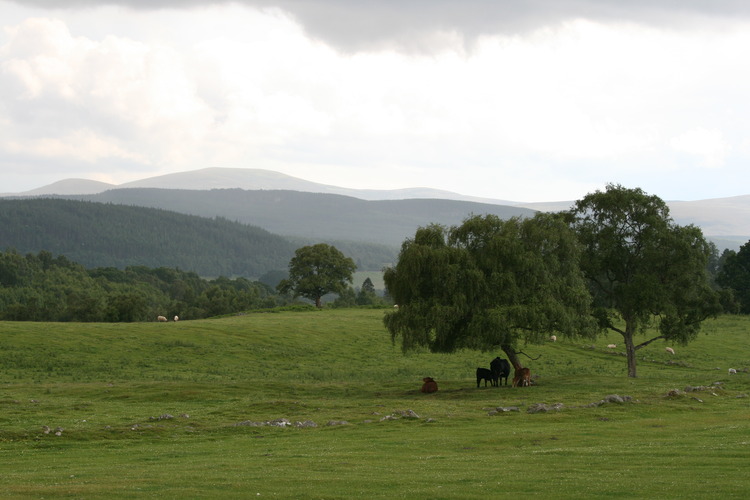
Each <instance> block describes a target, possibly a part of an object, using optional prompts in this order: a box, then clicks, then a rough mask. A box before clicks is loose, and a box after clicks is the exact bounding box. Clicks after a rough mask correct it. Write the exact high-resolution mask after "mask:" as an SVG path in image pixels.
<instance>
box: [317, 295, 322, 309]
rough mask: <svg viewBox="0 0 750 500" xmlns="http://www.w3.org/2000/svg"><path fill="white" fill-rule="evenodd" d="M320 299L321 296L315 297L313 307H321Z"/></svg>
mask: <svg viewBox="0 0 750 500" xmlns="http://www.w3.org/2000/svg"><path fill="white" fill-rule="evenodd" d="M322 299H323V297H320V296H317V297H315V307H317V308H318V309H320V308H321V307H323V300H322Z"/></svg>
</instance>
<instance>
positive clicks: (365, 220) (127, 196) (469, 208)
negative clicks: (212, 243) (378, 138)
mask: <svg viewBox="0 0 750 500" xmlns="http://www.w3.org/2000/svg"><path fill="white" fill-rule="evenodd" d="M75 198H76V199H81V200H86V201H96V202H101V203H116V204H123V205H136V206H143V207H151V208H161V209H165V210H171V211H175V212H180V213H187V214H191V215H199V216H203V217H216V216H219V217H224V218H227V219H229V220H233V221H238V222H242V223H244V224H250V225H254V226H258V227H262V228H263V229H265V230H267V231H270V232H272V233H275V234H280V235H283V236H288V237H294V238H302V239H305V240H318V241H339V240H342V241H353V242H365V243H371V244H382V245H388V246H392V247H394V248H397V247H399V246H400V245H401V243H402V242H403V241H404V240H405V239H406V238H409V237H411V236H414V232H415V231H416V230H417V228H418V227H420V226H425V225H428V224H431V223H438V224H445V225H452V224H458V223H460V222H461V221H463V219H465V218H466V217H467V216H468V215H470V214H472V213H474V214H495V215H498V216H499V217H502V218H507V217H512V216H528V215H533V213H534V211H532V210H530V209H526V208H520V207H508V206H503V205H491V204H486V203H475V202H467V201H455V200H440V199H407V200H379V201H367V200H361V199H359V198H353V197H350V196H342V195H335V194H321V193H305V192H301V191H282V190H279V191H265V190H256V191H246V190H243V189H211V190H206V191H197V190H185V189H138V188H130V189H113V190H110V191H105V192H104V193H100V194H96V195H86V196H77V197H75Z"/></svg>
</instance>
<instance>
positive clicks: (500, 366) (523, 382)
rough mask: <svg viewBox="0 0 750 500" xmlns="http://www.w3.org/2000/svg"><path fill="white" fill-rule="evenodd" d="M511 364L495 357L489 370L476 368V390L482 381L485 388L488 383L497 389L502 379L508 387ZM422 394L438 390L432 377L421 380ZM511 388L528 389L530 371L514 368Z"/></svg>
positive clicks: (519, 367)
mask: <svg viewBox="0 0 750 500" xmlns="http://www.w3.org/2000/svg"><path fill="white" fill-rule="evenodd" d="M510 367H511V364H510V363H509V362H508V360H507V359H501V358H500V357H497V358H495V359H493V360H492V361H491V362H490V367H489V368H482V367H479V368H477V388H479V387H481V385H482V381H484V386H485V387H487V383H488V382H489V383H490V385H491V386H492V387H499V386H501V385H503V379H505V385H506V386H507V385H508V377H509V376H510ZM422 382H424V384H422V392H426V393H430V392H436V391H437V390H438V386H437V382H435V380H434V379H433V378H432V377H425V378H423V379H422ZM512 384H513V387H528V386H530V385H531V371H530V370H529V369H528V368H524V367H522V366H516V367H515V372H514V376H513V383H512Z"/></svg>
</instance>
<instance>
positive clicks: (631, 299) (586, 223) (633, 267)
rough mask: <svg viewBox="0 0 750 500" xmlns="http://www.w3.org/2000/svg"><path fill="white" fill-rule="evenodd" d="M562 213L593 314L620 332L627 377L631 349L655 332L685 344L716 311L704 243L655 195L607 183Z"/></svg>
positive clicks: (633, 370) (632, 358) (630, 372)
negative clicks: (579, 250)
mask: <svg viewBox="0 0 750 500" xmlns="http://www.w3.org/2000/svg"><path fill="white" fill-rule="evenodd" d="M568 216H569V217H570V219H569V221H570V223H571V226H572V227H573V229H574V230H575V231H576V233H577V234H578V238H579V240H580V242H581V243H582V244H583V246H584V250H583V258H582V259H581V268H582V270H583V273H584V274H585V276H586V278H587V279H588V282H589V287H590V290H591V293H592V295H593V297H594V306H595V309H594V313H595V317H596V318H597V320H598V323H599V326H600V327H601V328H603V329H609V330H612V331H615V332H617V333H619V334H620V335H622V337H623V341H624V343H625V352H626V354H627V359H628V376H630V377H635V376H636V358H635V352H636V351H637V350H638V349H641V348H642V347H645V346H647V345H648V344H650V343H651V342H654V341H655V340H658V339H664V340H668V341H673V342H678V343H682V344H686V343H688V342H689V341H690V340H692V339H694V338H695V336H696V335H697V334H698V331H699V330H700V325H701V322H702V321H703V320H705V319H706V318H708V317H710V316H712V315H714V314H716V313H717V312H719V311H720V309H721V306H720V305H719V301H718V295H717V294H716V293H715V292H714V291H713V290H712V288H711V285H710V281H709V279H708V274H707V271H706V264H707V262H708V258H709V255H710V253H711V248H710V246H709V245H708V243H706V240H705V239H704V238H703V234H702V233H701V230H700V229H699V228H697V227H695V226H692V225H690V226H678V225H677V224H675V223H674V222H673V221H672V219H671V218H670V217H669V208H668V207H667V204H666V203H664V201H662V200H661V199H660V198H659V197H657V196H651V195H647V194H646V193H644V192H643V191H642V190H641V189H626V188H624V187H622V186H619V185H608V186H607V190H606V192H601V191H596V192H595V193H592V194H589V195H587V196H585V197H584V198H583V199H582V200H579V201H578V202H576V204H575V207H574V208H573V209H572V210H570V211H569V212H568ZM654 324H655V326H656V328H657V330H658V332H659V335H657V336H656V337H653V338H651V339H649V340H646V341H645V342H642V343H640V344H637V345H636V344H635V340H634V339H635V335H636V333H639V332H645V331H646V328H647V327H648V326H651V325H654Z"/></svg>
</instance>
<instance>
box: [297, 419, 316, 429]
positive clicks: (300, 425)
mask: <svg viewBox="0 0 750 500" xmlns="http://www.w3.org/2000/svg"><path fill="white" fill-rule="evenodd" d="M294 426H295V427H297V428H298V429H299V428H307V427H317V426H318V424H316V423H315V422H313V421H312V420H305V421H304V422H295V423H294Z"/></svg>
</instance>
